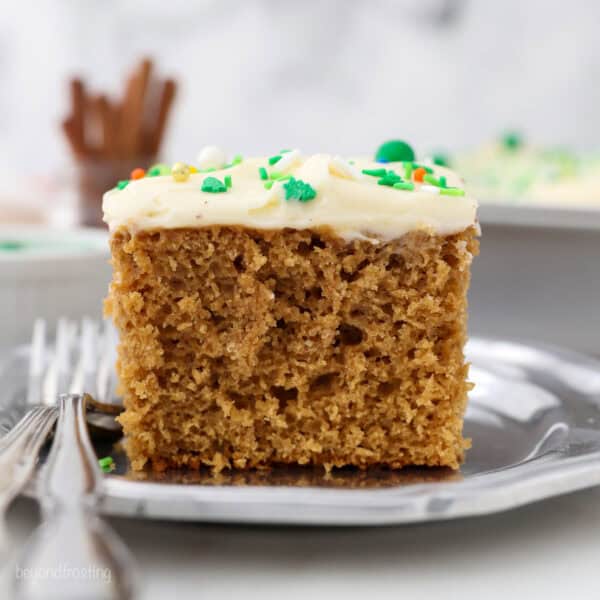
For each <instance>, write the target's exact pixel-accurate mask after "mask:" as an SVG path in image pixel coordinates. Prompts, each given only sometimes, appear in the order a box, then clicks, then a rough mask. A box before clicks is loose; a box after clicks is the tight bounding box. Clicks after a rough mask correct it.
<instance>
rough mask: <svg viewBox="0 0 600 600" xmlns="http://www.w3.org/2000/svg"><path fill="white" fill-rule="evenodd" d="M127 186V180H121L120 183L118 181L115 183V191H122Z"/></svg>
mask: <svg viewBox="0 0 600 600" xmlns="http://www.w3.org/2000/svg"><path fill="white" fill-rule="evenodd" d="M128 185H129V180H128V179H123V180H122V181H119V182H118V183H117V189H118V190H124V189H125V188H126V187H127V186H128Z"/></svg>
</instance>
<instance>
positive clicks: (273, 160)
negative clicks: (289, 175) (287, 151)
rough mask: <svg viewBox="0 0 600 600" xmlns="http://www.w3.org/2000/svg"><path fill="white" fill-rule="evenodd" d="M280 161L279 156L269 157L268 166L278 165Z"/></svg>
mask: <svg viewBox="0 0 600 600" xmlns="http://www.w3.org/2000/svg"><path fill="white" fill-rule="evenodd" d="M280 160H281V154H276V155H275V156H271V158H269V164H270V165H271V166H273V165H274V164H276V163H278V162H279V161H280Z"/></svg>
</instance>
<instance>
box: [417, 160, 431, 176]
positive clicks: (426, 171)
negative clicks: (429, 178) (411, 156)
mask: <svg viewBox="0 0 600 600" xmlns="http://www.w3.org/2000/svg"><path fill="white" fill-rule="evenodd" d="M413 168H415V169H425V173H429V174H430V175H431V174H432V173H433V169H432V168H431V167H429V166H427V165H424V164H421V163H416V162H413Z"/></svg>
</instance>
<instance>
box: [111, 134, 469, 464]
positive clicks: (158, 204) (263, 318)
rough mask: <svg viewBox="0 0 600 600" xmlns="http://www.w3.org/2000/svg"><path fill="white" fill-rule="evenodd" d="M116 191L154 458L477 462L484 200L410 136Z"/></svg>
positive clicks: (127, 367) (137, 401) (128, 312)
mask: <svg viewBox="0 0 600 600" xmlns="http://www.w3.org/2000/svg"><path fill="white" fill-rule="evenodd" d="M134 174H135V177H136V178H135V179H132V180H130V181H123V182H120V183H119V185H118V186H117V188H116V189H114V190H111V191H109V192H107V193H106V195H105V197H104V219H105V221H106V222H107V223H108V225H109V226H110V230H111V248H112V265H113V269H114V275H113V281H112V284H111V288H110V294H109V297H108V299H107V301H106V311H107V313H108V314H109V315H110V316H111V317H112V318H113V320H114V322H115V324H116V326H117V328H118V330H119V333H120V345H119V359H118V364H117V371H118V375H119V379H120V386H121V391H122V394H123V398H124V402H125V407H126V410H125V412H124V413H123V415H122V416H121V422H122V424H123V429H124V432H125V435H126V439H127V441H126V447H127V452H128V454H129V457H130V459H131V464H132V466H133V468H134V469H141V468H144V466H151V467H153V468H154V469H164V468H167V467H182V466H187V467H192V468H198V467H200V466H202V465H207V466H210V467H212V468H213V469H215V470H221V469H223V468H257V467H264V466H269V465H274V464H282V463H288V464H300V465H308V464H312V465H322V466H324V467H325V468H327V469H329V468H331V467H341V466H345V465H355V466H357V467H361V468H364V467H368V466H369V465H387V466H389V467H391V468H399V467H403V466H405V465H431V466H448V467H451V468H458V467H459V465H460V463H461V461H462V459H463V455H464V451H465V447H466V442H465V440H464V439H463V436H462V426H463V415H464V411H465V405H466V400H467V392H468V390H469V385H470V384H469V383H468V380H467V375H468V365H467V364H466V363H465V358H464V354H463V346H464V343H465V339H466V318H467V288H468V284H469V275H470V264H471V259H472V257H473V255H474V254H476V252H477V239H476V238H477V233H478V225H477V217H476V210H477V204H476V202H475V200H474V199H473V198H471V197H470V196H469V195H468V194H466V193H465V190H464V186H463V182H462V180H461V179H460V178H459V177H458V176H457V175H456V174H454V173H453V172H451V171H449V170H447V169H445V168H442V167H438V166H434V165H432V164H431V163H428V162H424V163H423V164H421V163H419V162H415V160H414V156H413V154H412V151H411V149H410V147H409V146H407V145H406V144H403V143H401V142H395V143H388V144H386V145H384V146H383V147H382V148H381V149H380V152H379V154H378V156H377V158H376V160H362V159H356V160H346V159H343V158H340V157H338V156H330V155H326V154H317V155H313V156H304V155H302V154H301V153H300V152H299V151H297V150H291V151H283V150H282V151H281V152H279V153H277V154H275V155H273V156H270V157H264V158H245V159H242V158H241V157H234V158H233V159H232V160H231V161H229V162H227V161H226V159H225V157H224V155H223V153H222V152H221V151H219V150H217V149H216V148H206V149H205V150H204V151H203V152H202V153H201V155H200V157H199V159H198V163H197V164H196V165H187V164H183V163H177V164H175V165H174V166H173V167H172V168H168V167H166V166H164V165H157V166H155V167H153V168H151V169H149V170H148V171H147V172H146V173H143V172H142V171H141V170H140V169H137V170H136V171H135V173H134Z"/></svg>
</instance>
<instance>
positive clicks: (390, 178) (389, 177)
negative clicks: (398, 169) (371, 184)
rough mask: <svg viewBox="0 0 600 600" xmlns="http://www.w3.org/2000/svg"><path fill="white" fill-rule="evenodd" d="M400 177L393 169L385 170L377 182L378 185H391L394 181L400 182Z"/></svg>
mask: <svg viewBox="0 0 600 600" xmlns="http://www.w3.org/2000/svg"><path fill="white" fill-rule="evenodd" d="M401 181H402V177H400V175H398V173H395V172H394V171H387V172H386V174H385V175H384V176H383V177H382V178H381V179H380V180H379V181H378V182H377V184H378V185H388V186H390V187H392V186H393V185H394V184H395V183H400V182H401Z"/></svg>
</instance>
